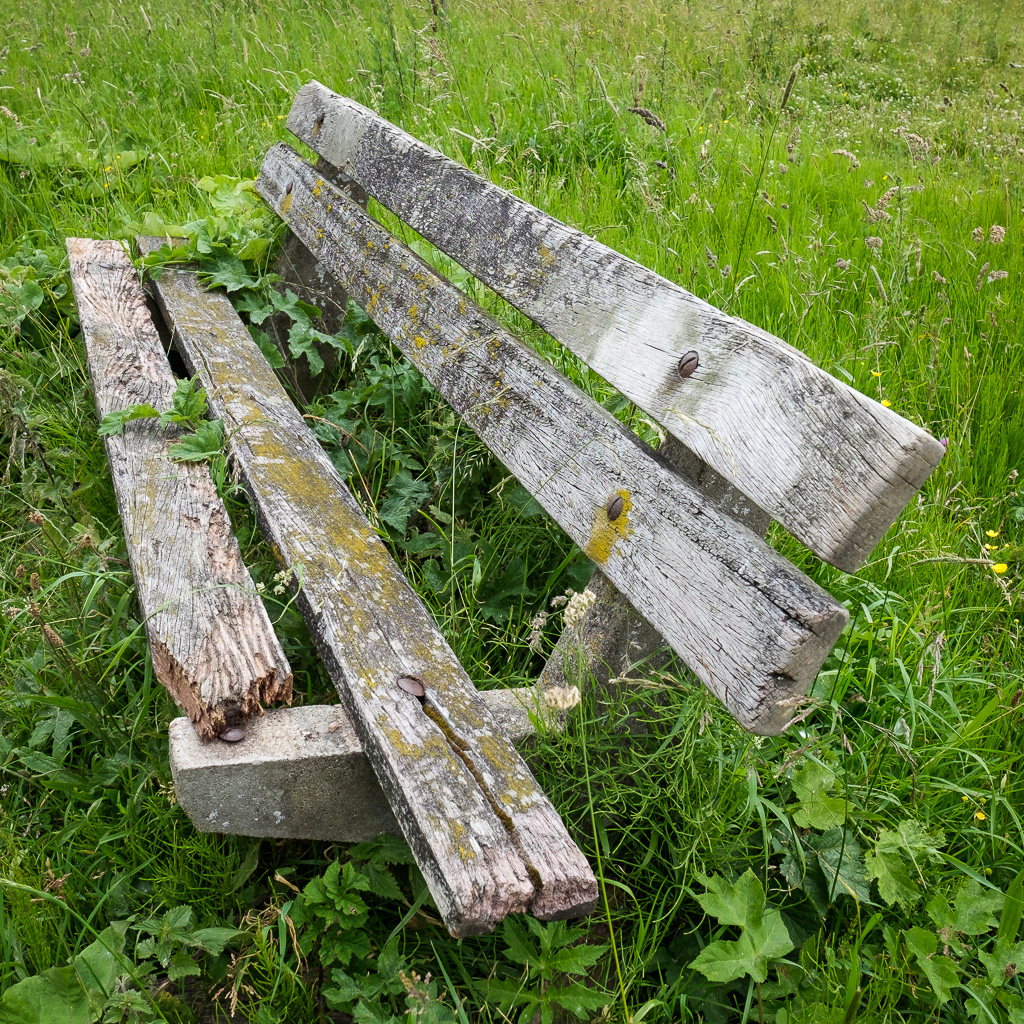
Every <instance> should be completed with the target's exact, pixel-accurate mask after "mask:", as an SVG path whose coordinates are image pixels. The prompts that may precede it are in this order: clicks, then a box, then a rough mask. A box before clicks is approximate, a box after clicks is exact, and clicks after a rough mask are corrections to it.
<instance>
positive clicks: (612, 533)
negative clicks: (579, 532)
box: [584, 488, 633, 565]
mask: <svg viewBox="0 0 1024 1024" xmlns="http://www.w3.org/2000/svg"><path fill="white" fill-rule="evenodd" d="M615 494H616V495H617V496H618V498H621V499H622V507H621V508H618V509H617V508H616V506H617V505H618V498H616V497H612V498H611V499H609V501H608V503H607V504H606V505H600V506H598V508H597V510H596V511H595V512H594V522H593V525H592V526H591V527H590V540H589V541H587V546H586V548H585V549H584V550H585V551H586V555H587V558H589V559H590V560H591V561H592V562H596V563H597V564H598V565H604V564H605V562H607V561H608V559H609V557H610V556H611V553H612V551H613V549H614V548H615V545H616V543H617V542H618V541H620V540H625V538H626V537H628V536H629V535H630V534H631V533H632V532H633V527H632V526H631V525H630V522H629V513H630V510H631V509H632V507H633V500H632V498H631V497H630V495H629V491H627V490H626V489H625V488H620V489H619V490H618V491H616V492H615ZM612 511H617V512H618V514H617V515H616V517H615V518H614V519H612V518H611V512H612Z"/></svg>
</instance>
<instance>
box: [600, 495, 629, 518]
mask: <svg viewBox="0 0 1024 1024" xmlns="http://www.w3.org/2000/svg"><path fill="white" fill-rule="evenodd" d="M624 504H625V502H624V501H623V500H622V495H621V494H616V495H615V497H614V498H612V500H611V501H609V502H608V504H607V505H605V511H606V512H607V513H608V518H609V519H610V520H611V521H612V522H613V523H614V522H615V520H616V519H618V518H619V516H621V515H622V508H623V505H624Z"/></svg>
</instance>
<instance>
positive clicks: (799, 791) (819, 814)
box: [793, 760, 850, 830]
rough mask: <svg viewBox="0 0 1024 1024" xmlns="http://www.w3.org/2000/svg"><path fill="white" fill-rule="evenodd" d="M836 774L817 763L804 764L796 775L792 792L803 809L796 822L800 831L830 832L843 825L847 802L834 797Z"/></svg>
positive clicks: (847, 807)
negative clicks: (829, 830) (826, 830)
mask: <svg viewBox="0 0 1024 1024" xmlns="http://www.w3.org/2000/svg"><path fill="white" fill-rule="evenodd" d="M835 782H836V776H835V772H833V771H832V770H831V769H829V768H826V767H825V766H824V765H823V764H818V763H817V762H816V761H810V760H808V761H805V762H804V764H803V766H802V767H801V768H800V769H799V771H797V772H795V773H794V775H793V792H794V793H795V794H796V797H797V799H798V800H799V801H800V807H799V808H798V809H797V810H796V811H795V812H794V813H793V820H794V821H795V822H796V823H797V824H798V825H799V826H800V827H801V828H820V829H823V830H825V829H831V828H835V827H836V826H838V825H842V824H843V822H844V821H845V820H846V816H847V814H848V813H849V809H850V804H849V802H848V801H846V800H843V799H840V798H839V797H836V796H832V795H831V794H830V791H831V790H832V789H833V787H834V786H835Z"/></svg>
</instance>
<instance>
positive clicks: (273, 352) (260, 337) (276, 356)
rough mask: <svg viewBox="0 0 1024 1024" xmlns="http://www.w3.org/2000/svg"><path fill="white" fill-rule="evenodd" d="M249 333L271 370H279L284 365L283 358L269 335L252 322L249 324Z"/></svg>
mask: <svg viewBox="0 0 1024 1024" xmlns="http://www.w3.org/2000/svg"><path fill="white" fill-rule="evenodd" d="M249 334H250V335H251V336H252V339H253V341H255V342H256V345H257V347H258V348H259V350H260V352H262V353H263V358H264V359H266V361H267V365H268V366H269V367H270V368H271V369H272V370H280V369H281V367H283V366H284V365H285V358H284V356H283V355H281V352H280V350H279V349H278V347H277V346H276V345H275V344H274V343H273V342H272V341H271V340H270V335H269V334H267V332H266V331H261V330H260V329H259V328H258V327H255V326H253V325H252V324H250V325H249Z"/></svg>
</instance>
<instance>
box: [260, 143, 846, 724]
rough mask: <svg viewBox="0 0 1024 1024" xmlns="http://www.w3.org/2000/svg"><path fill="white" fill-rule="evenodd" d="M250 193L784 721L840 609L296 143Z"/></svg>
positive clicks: (730, 700) (637, 602)
mask: <svg viewBox="0 0 1024 1024" xmlns="http://www.w3.org/2000/svg"><path fill="white" fill-rule="evenodd" d="M257 187H258V189H259V191H260V192H261V194H262V195H263V196H264V198H265V199H267V201H268V202H269V203H270V204H271V206H273V208H274V209H275V210H277V211H278V213H279V214H280V215H281V216H282V217H283V218H284V219H285V220H286V222H287V223H288V225H289V227H290V228H291V230H292V231H294V232H295V234H296V235H297V236H298V237H299V238H300V239H302V241H303V242H304V244H305V245H306V246H307V247H308V248H309V249H310V251H311V252H312V253H314V255H316V257H317V258H318V259H319V260H320V261H321V263H323V264H324V266H325V267H326V268H327V269H328V270H329V271H330V272H331V273H332V274H333V275H334V276H336V277H337V278H338V279H339V281H341V282H342V283H343V284H344V285H345V287H346V288H347V289H348V290H349V292H350V294H351V295H352V297H353V299H354V300H355V301H356V302H357V303H359V304H360V305H361V306H362V307H363V308H364V309H365V310H366V312H367V313H368V314H369V315H370V316H371V317H373V319H374V320H375V321H376V323H377V324H378V326H379V327H380V328H381V329H382V330H383V331H384V332H385V333H386V334H388V335H389V337H391V338H392V340H393V341H394V342H395V344H396V345H398V347H399V348H400V349H401V350H402V351H403V352H404V353H405V355H406V356H407V357H408V358H409V360H410V361H411V362H412V363H413V364H414V365H415V366H416V367H417V368H418V369H419V370H420V371H421V372H422V373H423V374H424V375H425V376H426V377H427V379H428V380H430V381H431V383H432V384H433V385H434V386H435V387H436V388H437V390H438V391H439V392H440V393H441V395H443V396H444V398H445V399H446V400H447V401H448V402H449V403H450V404H451V406H452V408H453V409H455V411H456V412H458V413H459V414H460V415H461V416H463V417H464V418H465V420H466V421H467V423H469V425H470V426H471V427H472V428H473V429H474V430H475V431H476V433H477V434H478V436H479V437H480V438H481V439H482V440H483V441H484V442H485V443H486V444H487V445H488V447H489V448H490V449H491V450H492V451H493V452H494V453H495V455H496V456H497V457H498V458H499V459H500V460H501V461H502V462H503V463H504V464H505V465H506V466H507V467H508V469H509V470H510V471H511V472H512V473H513V474H514V475H515V476H516V477H517V478H518V479H519V480H520V481H521V482H522V483H523V485H524V486H525V487H526V488H527V489H528V490H530V492H531V493H533V494H534V495H535V496H536V498H537V500H538V501H539V502H540V503H541V505H543V506H544V508H545V509H547V511H548V512H549V513H550V514H551V515H552V517H553V518H554V519H555V520H556V521H557V522H558V523H559V524H560V525H561V526H562V528H563V529H564V530H565V531H566V533H567V534H568V535H569V536H570V537H571V538H572V539H573V540H574V541H575V542H576V543H577V544H578V545H579V546H580V547H581V548H582V549H583V550H584V551H585V552H586V553H587V554H588V556H589V557H590V558H591V560H592V561H594V562H595V563H597V564H598V565H599V566H600V567H601V568H602V570H603V571H604V573H605V575H607V576H608V578H609V579H610V580H611V581H612V582H613V583H614V585H615V586H616V588H618V590H619V591H621V592H622V593H623V594H625V595H626V596H627V597H628V598H629V600H630V601H631V602H632V603H633V604H634V606H635V607H637V608H639V609H642V611H643V614H644V615H646V616H647V617H648V618H649V619H650V621H651V623H652V624H653V625H654V626H655V628H657V629H658V630H659V632H660V633H661V634H662V635H663V636H664V637H665V639H666V640H667V641H668V643H669V644H671V646H672V648H673V649H674V650H675V651H676V652H677V653H678V654H679V655H680V657H681V658H682V659H683V660H684V661H685V662H686V663H687V665H689V666H690V668H692V669H693V671H694V672H695V673H696V674H697V676H698V677H699V678H700V679H701V681H702V682H703V683H704V684H705V685H707V686H708V687H709V688H710V689H711V691H712V692H713V693H715V694H716V696H718V697H719V698H720V699H721V700H722V701H723V702H724V703H725V704H726V705H727V707H728V708H729V709H730V711H731V712H732V713H733V715H734V716H735V717H736V718H737V720H738V721H739V722H740V723H741V724H742V725H744V726H745V727H746V728H748V729H751V730H753V731H756V732H762V733H766V734H774V733H778V732H780V731H781V730H782V729H783V728H785V726H786V724H787V723H788V721H789V719H790V718H791V717H792V712H793V708H794V706H795V705H796V703H797V702H798V701H799V700H800V699H801V698H802V696H803V695H804V694H805V693H806V691H807V689H808V687H809V686H810V684H811V682H812V681H813V679H814V677H815V675H816V674H817V671H818V669H819V668H820V666H821V664H822V662H823V661H824V659H825V657H826V655H827V654H828V652H829V650H831V647H832V645H833V644H834V642H835V640H836V638H837V637H838V636H839V633H840V632H841V631H842V628H843V626H844V624H845V623H846V620H847V617H848V615H847V612H846V610H845V609H844V608H843V607H842V606H841V605H839V604H838V603H837V602H836V601H835V600H834V599H833V598H832V597H831V596H830V595H829V594H827V593H826V592H825V591H824V590H822V589H821V588H820V587H818V586H816V585H815V584H814V583H812V582H811V581H810V580H808V579H807V577H805V576H804V575H803V574H802V573H800V572H799V571H798V570H797V569H795V568H794V567H793V566H792V565H791V564H790V563H789V562H787V561H786V560H785V559H783V558H782V557H781V556H780V555H779V554H778V553H777V552H775V551H774V550H772V548H770V547H769V546H768V545H767V544H766V543H765V542H764V541H763V540H761V538H759V537H757V536H756V535H755V534H754V533H752V532H751V531H750V530H749V529H748V528H747V527H745V526H743V525H742V524H741V523H738V522H736V521H735V520H734V519H733V518H731V516H730V515H729V514H727V511H726V510H725V509H723V508H721V507H718V505H717V504H716V502H714V501H711V500H709V499H708V497H707V496H706V495H705V494H703V493H702V492H701V491H700V490H699V489H698V488H696V487H695V486H694V485H693V484H691V483H688V482H687V481H685V480H684V479H682V478H681V477H680V476H678V475H677V474H676V473H674V472H673V471H672V469H671V468H670V467H669V466H668V465H667V464H666V463H665V461H664V460H663V459H661V458H659V457H658V456H657V455H655V454H654V453H653V452H652V451H651V449H650V448H649V447H648V446H647V445H645V444H644V443H643V442H642V441H640V440H639V439H638V438H637V437H636V436H635V435H634V434H632V433H630V431H628V430H627V429H626V428H625V427H624V426H623V425H622V424H620V423H619V422H618V421H617V420H615V419H614V417H612V416H611V415H610V414H608V413H607V412H606V411H605V410H603V409H602V408H601V407H600V406H599V405H597V403H596V402H594V401H593V400H591V399H590V398H588V397H587V396H585V395H584V394H583V393H582V392H580V391H579V389H578V388H576V387H575V386H574V385H573V384H572V383H571V382H569V381H568V380H567V379H566V378H565V377H564V376H562V375H561V374H560V373H558V372H557V371H556V370H554V369H553V368H552V367H551V366H550V365H549V364H548V363H546V362H545V361H544V360H542V359H541V358H540V357H539V356H537V355H536V354H535V353H534V352H533V351H532V350H530V349H528V348H526V347H525V346H524V345H522V344H521V343H520V342H519V341H517V340H516V339H515V338H513V337H512V336H511V335H509V334H508V332H506V331H505V330H504V329H503V328H502V327H501V326H500V325H499V324H498V323H497V322H496V321H495V320H494V319H493V318H491V317H490V316H488V314H487V313H485V312H484V311H483V310H482V309H480V308H479V307H478V306H476V305H475V304H473V303H471V302H470V301H469V300H468V299H467V298H466V297H465V296H464V295H463V294H462V293H461V292H459V291H458V290H457V289H456V288H455V287H454V286H453V285H451V284H450V283H449V282H448V281H447V280H445V279H444V278H442V277H440V276H439V275H438V274H436V273H435V272H434V271H433V270H432V269H431V268H430V267H429V266H428V265H427V264H426V263H424V262H423V261H422V260H420V259H419V257H417V256H416V255H415V254H414V253H413V252H412V251H411V250H409V249H408V248H407V247H405V246H404V245H402V244H401V243H400V242H399V241H398V240H397V239H396V238H394V237H393V236H392V235H390V234H389V233H388V232H387V231H385V230H384V229H383V228H382V227H381V226H380V225H379V224H377V222H376V221H374V220H372V219H371V218H370V217H368V216H367V214H366V213H365V212H364V211H362V210H361V209H360V208H359V207H357V206H356V205H355V204H353V203H351V202H350V201H349V200H347V199H346V198H345V196H343V195H342V194H341V193H340V192H339V191H338V190H337V189H334V188H333V187H332V186H331V185H330V184H329V183H328V182H327V181H325V180H324V179H323V177H322V176H320V175H319V174H318V173H317V172H316V170H315V169H313V168H312V167H310V166H309V165H308V164H306V163H305V162H304V161H302V160H301V159H300V158H299V157H298V155H297V154H296V153H295V152H294V151H293V150H290V149H289V148H288V147H287V146H284V145H278V146H275V147H274V148H273V149H272V150H271V151H270V152H269V153H268V154H267V156H266V158H265V159H264V162H263V169H262V173H261V175H260V178H259V181H258V183H257ZM612 513H614V515H613V514H612Z"/></svg>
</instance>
